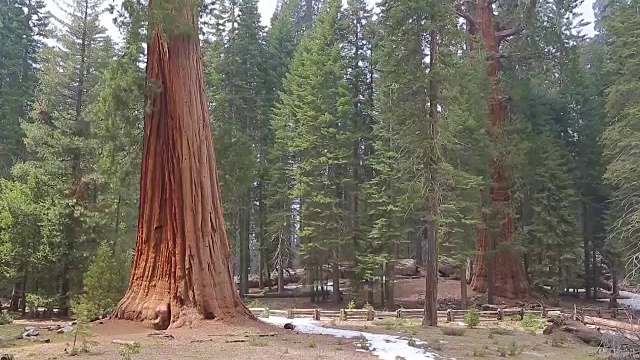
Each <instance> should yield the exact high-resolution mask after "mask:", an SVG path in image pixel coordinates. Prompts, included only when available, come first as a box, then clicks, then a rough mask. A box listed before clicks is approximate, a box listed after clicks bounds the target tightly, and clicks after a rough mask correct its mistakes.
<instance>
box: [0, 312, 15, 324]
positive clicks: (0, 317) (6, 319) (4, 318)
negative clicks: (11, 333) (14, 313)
mask: <svg viewBox="0 0 640 360" xmlns="http://www.w3.org/2000/svg"><path fill="white" fill-rule="evenodd" d="M12 322H13V318H12V317H11V316H9V314H4V313H3V314H0V325H9V324H11V323H12Z"/></svg>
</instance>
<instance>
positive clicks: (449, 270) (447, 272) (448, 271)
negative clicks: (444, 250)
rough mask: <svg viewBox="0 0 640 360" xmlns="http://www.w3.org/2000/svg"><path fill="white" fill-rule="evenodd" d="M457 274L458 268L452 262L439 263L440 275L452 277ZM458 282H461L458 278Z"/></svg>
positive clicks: (442, 261) (445, 260) (446, 260)
mask: <svg viewBox="0 0 640 360" xmlns="http://www.w3.org/2000/svg"><path fill="white" fill-rule="evenodd" d="M456 272H457V271H456V267H455V265H454V264H453V262H451V261H450V260H448V259H440V261H438V273H440V275H442V276H443V277H450V276H452V275H455V274H456ZM457 280H460V278H459V277H458V279H457Z"/></svg>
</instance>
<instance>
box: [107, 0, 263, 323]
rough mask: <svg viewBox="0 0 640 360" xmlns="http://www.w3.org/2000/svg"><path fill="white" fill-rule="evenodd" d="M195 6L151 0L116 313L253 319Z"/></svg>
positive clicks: (155, 319)
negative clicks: (134, 182)
mask: <svg viewBox="0 0 640 360" xmlns="http://www.w3.org/2000/svg"><path fill="white" fill-rule="evenodd" d="M196 7H197V1H195V0H152V1H150V2H149V10H150V14H151V21H152V24H151V28H152V29H153V33H152V37H151V40H150V43H149V46H148V48H149V53H148V59H147V81H148V86H149V92H148V94H149V95H148V96H149V97H148V99H147V112H146V113H145V119H144V120H145V124H144V150H143V160H142V172H141V181H140V209H139V219H138V236H137V242H136V254H135V258H134V261H133V270H132V274H131V279H130V282H129V289H128V291H127V293H126V294H125V296H124V298H123V299H122V300H121V301H120V303H119V304H118V306H117V307H116V310H115V312H114V317H116V318H120V319H129V320H139V321H151V322H152V323H153V324H154V326H155V327H156V328H167V327H169V326H171V327H179V326H181V325H183V324H184V323H185V322H186V321H191V320H193V319H198V318H204V319H213V318H229V317H237V316H241V317H247V318H253V315H251V312H250V311H249V310H248V309H247V308H246V307H245V306H244V305H243V304H242V302H241V300H240V297H239V295H238V292H237V291H236V286H235V283H234V281H233V277H232V271H231V267H230V248H229V243H228V240H227V234H226V231H225V226H224V221H223V216H222V204H221V199H220V187H219V184H218V178H217V172H216V163H215V157H214V151H213V143H212V136H211V128H210V121H209V114H208V110H207V101H206V97H205V92H204V80H203V75H204V72H203V65H202V59H201V55H200V45H199V39H198V31H197V25H196V24H197V17H196Z"/></svg>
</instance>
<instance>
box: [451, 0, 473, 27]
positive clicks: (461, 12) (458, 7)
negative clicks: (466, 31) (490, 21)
mask: <svg viewBox="0 0 640 360" xmlns="http://www.w3.org/2000/svg"><path fill="white" fill-rule="evenodd" d="M464 2H465V1H464V0H463V1H458V2H456V4H455V10H456V15H458V16H460V17H461V18H463V19H465V20H467V22H469V24H470V25H471V26H472V27H474V28H477V27H478V22H477V21H476V19H475V18H474V17H473V16H471V14H469V12H468V11H467V10H465V8H464V5H463V4H464Z"/></svg>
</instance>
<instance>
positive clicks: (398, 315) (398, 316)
mask: <svg viewBox="0 0 640 360" xmlns="http://www.w3.org/2000/svg"><path fill="white" fill-rule="evenodd" d="M396 317H397V318H398V319H401V318H402V309H398V310H396Z"/></svg>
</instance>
